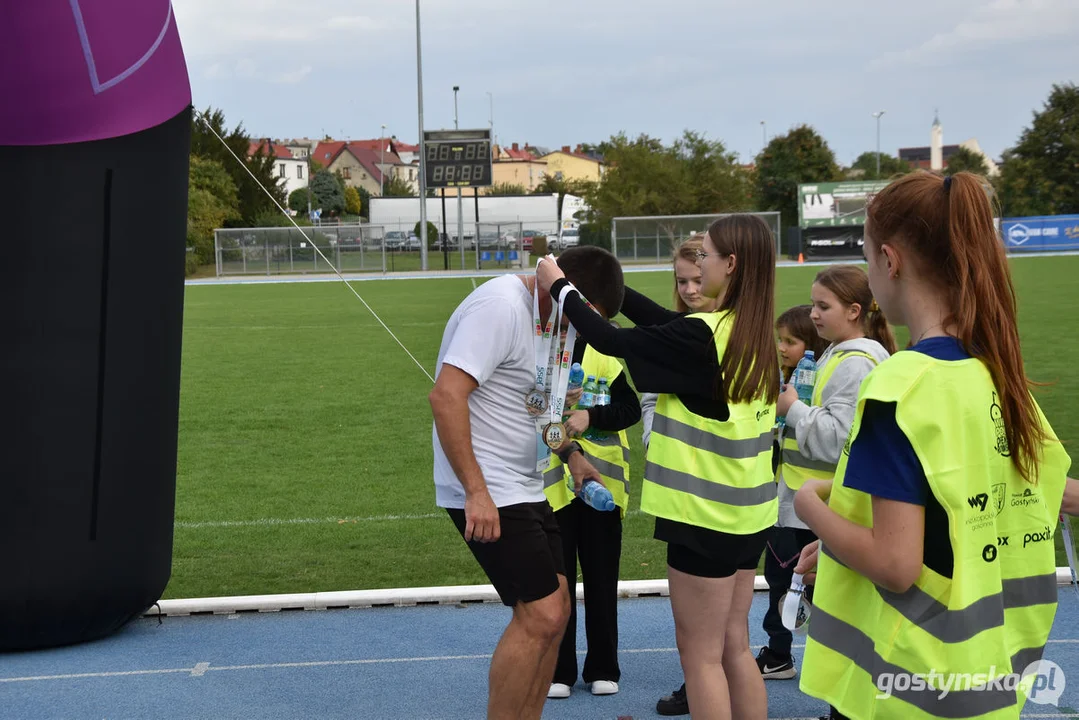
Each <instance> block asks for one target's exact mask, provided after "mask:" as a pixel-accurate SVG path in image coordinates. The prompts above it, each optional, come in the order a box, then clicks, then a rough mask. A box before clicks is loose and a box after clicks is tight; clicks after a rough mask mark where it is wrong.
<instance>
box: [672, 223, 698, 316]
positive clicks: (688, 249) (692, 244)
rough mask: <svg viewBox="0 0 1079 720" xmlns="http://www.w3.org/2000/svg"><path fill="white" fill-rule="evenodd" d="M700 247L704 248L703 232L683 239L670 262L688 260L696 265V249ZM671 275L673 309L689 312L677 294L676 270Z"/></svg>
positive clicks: (688, 308)
mask: <svg viewBox="0 0 1079 720" xmlns="http://www.w3.org/2000/svg"><path fill="white" fill-rule="evenodd" d="M702 249H704V233H694V234H693V235H691V236H689V238H688V239H686V240H683V241H682V243H681V244H680V245H679V246H678V247H677V248H676V249H675V251H674V260H672V262H671V264H672V265H673V264H674V263H677V262H678V261H679V260H688V261H689V262H691V263H693V264H694V265H696V264H697V251H698V250H702ZM672 275H673V276H674V309H675V310H677V311H678V312H680V313H684V312H689V311H690V310H691V308H690V307H689V306H688V305H686V303H685V301H684V300H683V299H682V296H681V295H679V294H678V271H677V270H675V271H674V272H673V273H672Z"/></svg>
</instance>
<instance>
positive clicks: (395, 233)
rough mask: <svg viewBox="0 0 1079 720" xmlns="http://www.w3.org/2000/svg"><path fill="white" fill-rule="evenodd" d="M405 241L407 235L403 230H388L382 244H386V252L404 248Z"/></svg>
mask: <svg viewBox="0 0 1079 720" xmlns="http://www.w3.org/2000/svg"><path fill="white" fill-rule="evenodd" d="M407 240H408V235H407V234H406V233H405V232H404V231H403V230H390V231H389V232H387V233H386V237H385V239H384V240H383V242H384V243H385V244H386V249H387V250H397V249H398V248H401V247H404V245H405V242H407Z"/></svg>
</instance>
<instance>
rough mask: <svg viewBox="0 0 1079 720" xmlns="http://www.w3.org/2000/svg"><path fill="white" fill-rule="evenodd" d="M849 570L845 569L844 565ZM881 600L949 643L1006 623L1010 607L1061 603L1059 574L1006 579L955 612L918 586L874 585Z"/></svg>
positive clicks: (926, 630)
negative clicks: (889, 587) (893, 588)
mask: <svg viewBox="0 0 1079 720" xmlns="http://www.w3.org/2000/svg"><path fill="white" fill-rule="evenodd" d="M821 552H822V553H823V554H824V555H827V556H828V557H829V558H831V559H832V561H833V562H836V563H839V564H840V565H843V563H842V562H840V561H839V559H838V558H837V557H836V556H835V555H834V554H832V552H831V550H829V549H828V547H827V546H825V545H823V544H822V546H821ZM844 567H845V566H844ZM873 587H874V589H875V590H876V591H877V594H878V595H880V597H881V599H882V600H883V601H884V602H885V603H886V604H888V605H890V606H891V607H893V608H895V610H897V611H898V612H899V614H900V615H902V616H903V617H905V618H906V619H907V620H909V621H910V622H912V623H914V624H915V625H917V626H918V627H919V628H921V629H922V630H924V631H925V632H927V633H928V634H930V635H932V636H933V637H934V638H936V639H937V640H940V641H941V642H945V643H959V642H964V641H965V640H969V639H971V638H972V637H974V636H975V635H977V634H978V633H980V632H983V631H985V630H990V629H992V628H995V627H1000V626H1002V625H1003V624H1004V611H1005V610H1007V609H1009V608H1025V607H1032V606H1035V605H1045V604H1049V603H1055V602H1056V601H1057V575H1056V571H1053V572H1052V573H1048V574H1046V575H1033V576H1030V577H1020V578H1005V579H1003V580H1001V590H1000V592H998V593H993V594H992V595H986V596H985V597H982V598H979V599H978V600H975V601H974V602H973V603H971V604H970V605H968V606H966V607H964V608H962V609H955V610H951V609H949V608H948V607H947V606H945V605H944V604H943V603H941V602H940V601H938V600H937V599H936V598H934V597H933V596H932V595H930V594H928V593H927V592H925V591H924V590H922V589H921V588H920V587H918V586H917V585H912V586H911V587H910V589H909V590H907V591H906V592H903V593H895V592H892V591H891V590H885V589H884V588H882V587H880V586H877V585H874V586H873Z"/></svg>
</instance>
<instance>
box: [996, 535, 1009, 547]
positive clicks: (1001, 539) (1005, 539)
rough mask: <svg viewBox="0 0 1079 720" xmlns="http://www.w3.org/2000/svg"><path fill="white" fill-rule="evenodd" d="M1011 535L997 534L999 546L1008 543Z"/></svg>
mask: <svg viewBox="0 0 1079 720" xmlns="http://www.w3.org/2000/svg"><path fill="white" fill-rule="evenodd" d="M1009 537H1011V536H1010V535H997V546H998V547H999V546H1004V545H1007V544H1008V538H1009Z"/></svg>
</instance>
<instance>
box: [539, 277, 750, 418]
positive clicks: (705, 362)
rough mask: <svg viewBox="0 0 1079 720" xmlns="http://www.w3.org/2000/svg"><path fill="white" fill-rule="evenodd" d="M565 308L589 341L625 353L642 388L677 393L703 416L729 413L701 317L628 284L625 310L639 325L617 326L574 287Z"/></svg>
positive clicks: (558, 287) (557, 287) (558, 288)
mask: <svg viewBox="0 0 1079 720" xmlns="http://www.w3.org/2000/svg"><path fill="white" fill-rule="evenodd" d="M566 282H567V281H566V280H564V279H563V280H558V281H557V282H555V284H554V286H553V287H551V295H552V296H553V297H558V296H559V294H560V293H561V292H562V288H563V287H565V284H566ZM563 312H564V313H565V314H566V315H567V316H568V317H569V319H570V322H572V323H573V325H574V327H576V328H577V332H579V333H580V334H581V336H582V337H583V338H584V339H585V340H586V341H587V342H588V344H590V345H591V346H592V347H594V348H595V349H596V350H598V351H599V352H601V353H603V354H604V355H609V356H611V357H617V358H623V359H625V361H626V367H627V368H628V369H629V374H630V375H632V376H633V383H634V384H635V385H636V386H637V390H638V391H640V392H654V393H668V394H672V395H677V396H678V399H679V400H681V401H682V403H683V404H684V405H685V406H686V408H687V409H688V410H690V411H691V412H693V413H695V414H697V415H700V416H702V417H707V418H713V419H716V420H726V419H728V418H729V417H730V410H729V409H728V407H727V402H726V400H725V399H724V396H723V392H722V387H721V380H720V373H719V357H718V355H717V353H716V344H715V340H714V339H713V338H712V331H711V329H710V328H709V327H708V325H707V324H706V323H705V322H704V321H703V320H700V319H697V318H690V317H687V316H686V315H684V314H682V313H677V312H674V311H672V310H668V309H666V308H664V307H663V306H661V305H658V304H657V303H655V302H653V301H652V300H650V299H649V298H647V297H645V296H644V295H642V294H641V293H639V292H637V291H635V290H633V289H632V288H626V295H625V300H623V302H622V314H623V315H625V316H626V317H627V318H629V319H630V320H631V321H633V322H634V323H635V324H636V327H632V328H617V327H614V326H613V325H611V324H610V323H608V322H607V321H606V320H604V319H603V317H601V316H600V315H599V314H597V313H595V312H593V311H592V310H591V309H590V308H589V307H588V306H587V305H585V304H584V301H583V300H582V299H581V296H580V295H578V294H576V293H570V294H569V295H567V296H566V301H565V304H564V306H563ZM611 392H612V396H611V401H612V402H613V401H614V395H613V393H614V391H613V390H612V391H611Z"/></svg>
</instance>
